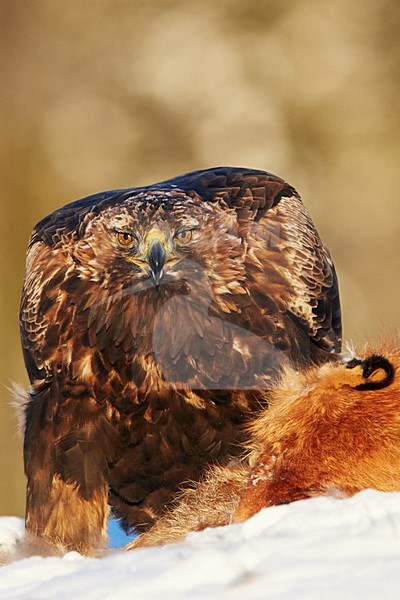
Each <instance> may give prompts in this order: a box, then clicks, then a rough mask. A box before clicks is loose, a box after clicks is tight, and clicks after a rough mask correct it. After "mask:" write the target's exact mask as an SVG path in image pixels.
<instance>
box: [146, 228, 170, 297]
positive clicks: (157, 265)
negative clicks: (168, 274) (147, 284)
mask: <svg viewBox="0 0 400 600" xmlns="http://www.w3.org/2000/svg"><path fill="white" fill-rule="evenodd" d="M165 260H166V255H165V250H164V246H163V245H162V243H161V242H160V240H159V239H158V238H154V239H153V240H152V241H151V242H150V246H149V253H148V261H149V265H150V273H151V276H152V278H153V280H154V283H155V284H156V287H157V288H158V286H159V283H160V281H161V279H162V276H163V275H164V270H163V268H164V265H165Z"/></svg>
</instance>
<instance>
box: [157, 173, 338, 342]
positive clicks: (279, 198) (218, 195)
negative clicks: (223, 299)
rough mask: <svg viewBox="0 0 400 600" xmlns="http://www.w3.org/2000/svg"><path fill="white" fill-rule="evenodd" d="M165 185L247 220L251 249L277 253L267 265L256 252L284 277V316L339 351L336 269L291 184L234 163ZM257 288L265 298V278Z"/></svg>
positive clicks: (158, 186) (270, 268)
mask: <svg viewBox="0 0 400 600" xmlns="http://www.w3.org/2000/svg"><path fill="white" fill-rule="evenodd" d="M167 186H168V187H172V188H175V189H176V188H177V189H180V190H182V191H184V192H185V193H187V194H188V195H191V194H196V195H198V196H200V197H201V198H202V199H203V200H204V201H206V202H219V203H221V204H222V205H226V206H227V207H229V208H234V209H235V210H236V212H237V214H238V220H239V221H244V222H245V223H246V237H247V240H248V242H250V243H251V242H252V241H253V242H254V246H255V247H256V246H257V245H258V242H260V240H263V241H264V245H265V246H266V247H269V248H271V247H272V246H274V245H276V246H277V249H278V251H279V252H277V253H275V257H274V261H275V264H272V265H271V264H270V260H271V256H270V255H268V252H264V248H262V247H260V250H259V252H257V251H256V252H255V255H256V256H257V258H258V260H260V262H261V263H262V264H264V266H265V268H266V269H267V267H268V269H269V275H270V277H272V280H273V270H274V268H275V270H276V271H279V272H280V274H281V275H283V276H284V278H285V279H286V280H287V282H288V285H287V295H286V298H285V297H284V298H282V302H283V304H284V306H285V308H286V310H287V314H288V316H289V317H290V318H291V319H292V321H293V322H294V323H295V325H296V326H297V328H298V329H300V330H301V331H303V332H304V334H305V335H306V337H308V338H309V339H310V340H311V341H312V342H313V343H315V344H316V346H318V347H320V348H321V349H322V350H324V351H328V352H339V351H340V347H341V334H342V328H341V311H340V301H339V288H338V280H337V276H336V271H335V268H334V265H333V263H332V260H331V257H330V254H329V251H328V249H327V248H326V247H325V246H324V245H323V244H322V242H321V239H320V237H319V235H318V232H317V230H316V229H315V227H314V225H313V223H312V221H311V219H310V217H309V215H308V213H307V211H306V209H305V207H304V205H303V203H302V201H301V199H300V196H299V195H298V193H297V192H296V190H295V189H294V188H293V187H292V186H290V185H289V184H288V183H286V182H285V181H284V180H282V179H280V178H279V177H276V176H275V175H272V174H271V173H267V172H264V171H256V170H251V169H244V168H234V167H219V168H216V169H208V170H205V171H195V172H193V173H188V174H187V175H183V176H181V177H177V178H176V179H173V180H170V181H167V182H164V183H160V184H157V186H155V187H157V188H160V189H165V188H166V187H167ZM269 281H270V282H271V279H270V280H269ZM260 287H261V289H257V283H256V284H255V285H254V286H253V288H254V290H253V291H254V294H258V297H259V298H263V296H265V294H266V291H267V290H268V282H267V283H266V285H265V286H260ZM260 308H261V309H262V308H263V307H262V306H260Z"/></svg>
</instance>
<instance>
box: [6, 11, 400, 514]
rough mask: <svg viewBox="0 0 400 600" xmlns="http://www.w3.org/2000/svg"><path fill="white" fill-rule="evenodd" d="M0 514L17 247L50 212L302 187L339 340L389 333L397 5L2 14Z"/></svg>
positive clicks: (16, 488) (19, 258)
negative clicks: (140, 188) (194, 175)
mask: <svg viewBox="0 0 400 600" xmlns="http://www.w3.org/2000/svg"><path fill="white" fill-rule="evenodd" d="M0 15H1V19H0V28H1V36H0V44H1V51H0V56H1V62H2V71H1V75H0V81H1V110H0V135H1V149H0V156H1V218H0V228H1V235H0V241H1V252H0V268H1V310H0V317H1V319H2V323H1V327H0V331H1V341H0V343H1V354H0V356H1V362H0V389H1V394H0V398H1V403H0V482H1V483H0V486H1V487H0V514H17V515H22V514H23V510H24V478H23V471H22V460H21V454H22V443H21V441H20V440H19V438H18V435H17V426H16V420H15V418H14V415H13V411H12V409H11V407H10V405H9V403H10V395H9V393H8V391H7V389H6V386H8V385H9V384H10V381H11V380H17V381H21V382H23V383H26V381H27V380H26V376H25V373H24V368H23V363H22V358H21V353H20V348H19V335H18V324H17V307H18V301H19V294H20V289H21V285H22V279H23V272H24V260H25V248H26V244H27V241H28V237H29V234H30V230H31V229H32V227H33V225H34V224H35V223H36V222H37V221H38V220H39V219H40V218H41V217H42V216H44V215H45V214H47V213H49V212H51V211H53V210H54V209H55V208H57V207H58V206H61V205H62V204H64V203H66V202H69V201H71V200H74V199H76V198H79V197H82V196H84V195H87V194H90V193H93V192H96V191H99V190H102V189H110V188H114V187H125V186H131V185H139V184H147V183H151V182H155V181H158V180H161V179H164V178H167V177H172V176H174V175H178V174H180V173H183V172H186V171H189V170H194V169H200V168H203V167H210V166H216V165H235V166H248V167H255V168H262V169H266V170H269V171H272V172H275V173H277V174H278V175H281V176H282V177H284V178H285V179H287V180H288V181H290V182H291V183H292V184H293V185H295V186H296V187H297V189H298V190H299V191H300V193H301V194H302V196H303V199H304V201H305V203H306V205H307V207H308V208H309V211H310V213H311V215H312V216H313V219H314V221H315V223H316V225H317V227H318V229H319V231H320V233H321V235H322V237H323V239H324V240H325V242H326V243H327V244H328V245H329V247H330V249H331V251H332V254H333V256H334V259H335V262H336V265H337V269H338V273H339V279H340V283H341V292H342V303H343V308H344V310H343V313H344V332H345V337H346V338H347V339H353V340H355V341H362V340H363V339H365V338H367V337H370V338H374V339H376V338H379V335H380V333H381V332H382V331H384V330H389V331H391V330H393V329H394V328H395V327H396V326H397V325H398V323H399V311H398V301H397V298H398V295H399V293H400V277H399V275H400V253H399V233H400V207H399V201H400V193H399V188H400V172H399V168H398V163H399V140H400V110H399V91H400V27H399V26H400V23H399V20H400V3H399V2H398V1H396V0H393V1H389V0H353V1H352V2H348V1H346V0H336V1H335V2H332V1H331V0H292V1H282V0H270V1H268V0H266V1H264V2H263V1H258V2H251V1H247V2H245V1H244V0H202V1H201V2H189V1H186V2H185V1H182V0H181V1H179V0H154V1H152V0H147V1H146V0H96V1H93V2H90V1H89V0H69V1H68V2H67V3H65V2H62V1H61V0H2V1H1V2H0Z"/></svg>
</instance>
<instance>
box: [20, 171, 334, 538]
mask: <svg viewBox="0 0 400 600" xmlns="http://www.w3.org/2000/svg"><path fill="white" fill-rule="evenodd" d="M182 232H183V233H182ZM121 236H125V238H126V240H128V242H129V243H128V244H126V245H123V244H122V245H121V243H120V240H121ZM155 238H156V239H157V244H158V247H159V248H162V254H160V256H163V261H164V263H163V266H162V269H161V271H160V274H159V277H160V280H158V279H157V281H156V280H155V278H154V277H155V275H154V272H153V271H152V269H151V264H152V263H151V258H150V254H149V253H150V249H151V244H152V242H151V240H153V239H155ZM182 240H183V241H182ZM122 242H123V239H122ZM158 252H160V250H158ZM20 323H21V338H22V348H23V352H24V358H25V364H26V368H27V371H28V374H29V377H30V381H31V392H30V399H29V401H28V402H27V405H26V409H25V443H24V455H25V471H26V475H27V480H28V483H27V527H28V529H29V530H30V531H32V532H34V533H35V534H38V535H44V536H46V537H47V538H49V539H51V538H52V537H53V538H54V539H56V538H57V540H59V541H60V543H63V544H66V545H67V546H68V547H80V548H82V547H84V548H90V546H91V544H92V543H93V540H94V539H98V540H100V539H102V538H103V537H104V523H103V520H104V519H103V517H104V511H105V508H104V506H105V504H106V503H107V494H108V493H109V502H110V504H111V505H112V506H113V508H114V511H115V512H116V514H118V515H119V516H120V517H121V518H122V520H123V521H124V523H125V525H126V527H133V526H136V527H138V528H146V527H148V526H149V524H151V522H152V520H154V519H155V518H156V517H157V515H159V514H160V513H161V512H162V511H163V510H165V507H166V505H167V504H168V503H169V502H170V501H171V499H172V498H173V495H174V494H175V492H176V490H177V489H178V487H179V486H180V485H181V484H182V482H184V481H187V480H189V479H198V478H199V477H200V475H201V473H202V472H203V470H204V468H205V466H206V465H207V464H209V463H211V462H219V463H221V464H223V463H224V462H226V461H227V460H228V458H229V457H231V456H233V455H235V454H237V453H238V452H239V451H240V448H241V444H242V442H243V439H244V433H243V425H244V423H245V422H246V420H247V419H248V417H249V415H251V414H252V413H254V412H255V411H258V410H259V409H260V407H261V406H262V404H263V403H264V404H265V391H266V390H268V389H269V388H270V387H271V384H272V382H273V381H274V379H275V378H276V377H277V375H278V374H279V373H280V372H281V370H282V369H283V368H284V367H285V366H286V365H287V364H288V363H294V364H299V365H303V364H310V363H315V362H316V363H321V362H325V361H327V360H331V359H333V358H335V356H336V355H337V353H338V352H339V350H340V338H341V325H340V305H339V294H338V284H337V278H336V274H335V270H334V267H333V264H332V261H331V258H330V255H329V252H328V250H327V249H326V247H325V246H324V245H323V244H322V242H321V240H320V238H319V236H318V233H317V231H316V230H315V227H314V225H313V223H312V221H311V219H310V217H309V216H308V214H307V212H306V210H305V208H304V206H303V204H302V202H301V200H300V197H299V196H298V194H297V192H296V191H295V190H294V188H292V187H291V186H290V185H289V184H287V183H286V182H285V181H283V180H282V179H280V178H279V177H276V176H274V175H272V174H269V173H266V172H264V171H255V170H250V169H240V168H232V167H220V168H216V169H209V170H205V171H197V172H194V173H189V174H187V175H183V176H181V177H177V178H175V179H172V180H168V181H165V182H161V183H157V184H155V185H151V186H147V187H141V188H131V189H124V190H114V191H110V192H103V193H100V194H96V195H94V196H90V197H88V198H84V199H82V200H78V201H76V202H73V203H71V204H68V205H66V206H65V207H63V208H61V209H59V210H56V211H55V212H54V213H52V214H51V215H49V216H48V217H45V218H44V219H43V220H42V221H40V223H38V225H37V226H36V227H35V229H34V230H33V233H32V236H31V239H30V242H29V248H28V255H27V268H26V277H25V282H24V289H23V294H22V299H21V309H20ZM108 490H109V492H108ZM72 497H73V498H75V499H76V502H78V504H79V507H80V510H81V511H82V515H83V514H84V512H85V510H86V509H87V510H88V514H90V513H91V511H92V513H93V517H92V527H93V528H94V529H93V531H91V532H90V533H89V532H88V530H87V529H86V541H84V543H82V535H81V532H78V531H77V530H76V527H75V526H74V524H73V514H74V508H73V507H71V511H70V513H68V511H67V509H66V508H65V506H64V504H65V502H66V501H67V499H68V502H70V501H71V498H72ZM74 501H75V500H74ZM61 505H63V506H64V508H63V512H62V519H63V520H62V523H60V521H58V524H57V527H56V525H55V520H54V519H53V518H50V515H51V514H61V513H60V510H61V509H60V506H61ZM39 506H43V510H42V513H40V510H39ZM85 507H86V508H85ZM57 511H58V512H57ZM93 511H94V512H93ZM71 517H72V518H71ZM82 519H83V516H82ZM96 528H97V529H96ZM93 532H94V533H93Z"/></svg>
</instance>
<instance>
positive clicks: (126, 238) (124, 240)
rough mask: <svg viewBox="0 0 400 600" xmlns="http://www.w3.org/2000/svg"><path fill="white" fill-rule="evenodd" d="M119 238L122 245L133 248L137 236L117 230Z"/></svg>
mask: <svg viewBox="0 0 400 600" xmlns="http://www.w3.org/2000/svg"><path fill="white" fill-rule="evenodd" d="M116 233H117V240H118V244H119V245H120V246H125V248H131V247H132V246H133V244H134V242H135V238H134V236H133V235H132V233H127V232H126V231H117V232H116Z"/></svg>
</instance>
